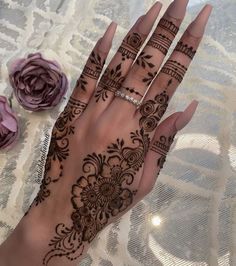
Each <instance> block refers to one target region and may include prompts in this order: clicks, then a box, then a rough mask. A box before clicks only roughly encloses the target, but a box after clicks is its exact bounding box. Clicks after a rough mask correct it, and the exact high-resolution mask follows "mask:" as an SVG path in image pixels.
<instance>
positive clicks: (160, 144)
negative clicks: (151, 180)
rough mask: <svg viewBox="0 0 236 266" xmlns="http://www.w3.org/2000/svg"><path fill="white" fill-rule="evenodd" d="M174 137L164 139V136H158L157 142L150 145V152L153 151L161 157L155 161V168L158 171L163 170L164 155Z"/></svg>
mask: <svg viewBox="0 0 236 266" xmlns="http://www.w3.org/2000/svg"><path fill="white" fill-rule="evenodd" d="M175 135H176V134H174V135H172V136H169V137H166V136H160V139H159V140H156V141H154V143H153V144H152V146H151V148H150V150H151V151H154V152H156V153H158V154H160V155H161V157H160V158H159V159H158V160H157V166H158V167H160V169H162V168H163V165H164V163H165V161H166V155H167V153H168V152H169V150H170V147H171V144H172V143H173V141H174V138H175Z"/></svg>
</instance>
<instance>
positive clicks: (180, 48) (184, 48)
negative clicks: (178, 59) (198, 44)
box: [174, 41, 196, 59]
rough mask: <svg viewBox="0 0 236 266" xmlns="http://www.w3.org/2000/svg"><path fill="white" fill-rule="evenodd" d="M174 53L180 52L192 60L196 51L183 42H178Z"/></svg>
mask: <svg viewBox="0 0 236 266" xmlns="http://www.w3.org/2000/svg"><path fill="white" fill-rule="evenodd" d="M174 51H177V52H180V53H183V54H185V55H186V56H188V57H189V58H190V59H193V57H194V55H195V54H196V50H194V48H193V47H192V46H188V45H187V44H184V43H183V42H181V41H180V42H178V44H177V46H176V48H175V50H174Z"/></svg>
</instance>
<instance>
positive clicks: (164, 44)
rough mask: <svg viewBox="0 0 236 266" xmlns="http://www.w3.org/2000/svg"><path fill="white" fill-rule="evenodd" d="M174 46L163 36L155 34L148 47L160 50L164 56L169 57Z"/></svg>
mask: <svg viewBox="0 0 236 266" xmlns="http://www.w3.org/2000/svg"><path fill="white" fill-rule="evenodd" d="M171 44H172V40H171V39H169V38H168V37H167V36H165V35H163V34H157V33H155V32H154V33H153V35H152V37H151V38H150V40H149V41H148V43H147V45H148V46H152V47H153V48H155V49H157V50H159V51H160V52H161V53H163V54H164V55H167V53H168V50H169V48H170V46H171Z"/></svg>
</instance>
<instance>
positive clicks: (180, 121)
mask: <svg viewBox="0 0 236 266" xmlns="http://www.w3.org/2000/svg"><path fill="white" fill-rule="evenodd" d="M197 105H198V102H197V101H193V102H192V103H191V104H190V105H189V106H188V107H187V108H186V109H185V111H183V112H177V113H174V114H172V115H171V116H169V117H168V118H166V119H165V120H164V121H163V122H162V123H161V124H160V125H159V126H158V128H157V129H156V132H155V135H154V137H153V139H152V141H151V144H150V148H149V151H148V153H147V155H146V158H145V162H144V168H143V174H142V177H141V180H140V183H139V188H138V193H137V197H138V198H140V200H141V199H142V198H143V197H144V196H145V195H147V194H148V193H150V192H151V190H152V189H153V187H154V185H155V182H156V179H157V176H158V175H159V173H160V170H161V169H162V168H163V165H164V163H165V160H166V155H167V153H168V151H169V150H170V146H171V144H172V143H173V141H174V137H175V135H176V133H177V132H178V131H180V130H181V129H183V128H184V127H185V126H186V125H187V124H188V123H189V122H190V121H191V119H192V117H193V115H194V113H195V111H196V109H197Z"/></svg>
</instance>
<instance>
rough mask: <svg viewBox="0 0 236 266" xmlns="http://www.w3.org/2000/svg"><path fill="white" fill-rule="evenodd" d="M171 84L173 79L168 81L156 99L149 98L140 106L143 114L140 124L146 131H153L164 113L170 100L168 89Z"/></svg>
mask: <svg viewBox="0 0 236 266" xmlns="http://www.w3.org/2000/svg"><path fill="white" fill-rule="evenodd" d="M171 84H172V79H170V80H169V81H168V83H167V86H166V88H165V90H164V91H163V92H162V93H160V94H157V95H156V96H155V98H154V100H147V101H146V102H144V103H143V104H142V105H141V107H140V108H139V112H140V114H141V118H140V120H139V125H140V127H141V128H143V129H144V130H145V131H146V132H152V131H153V130H154V129H155V128H156V127H157V125H158V122H159V121H160V120H161V118H162V116H163V115H164V113H165V111H166V109H167V107H168V102H169V96H168V94H167V92H166V91H167V89H168V87H169V86H170V85H171Z"/></svg>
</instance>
